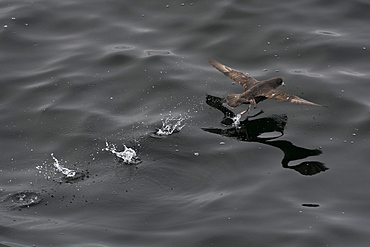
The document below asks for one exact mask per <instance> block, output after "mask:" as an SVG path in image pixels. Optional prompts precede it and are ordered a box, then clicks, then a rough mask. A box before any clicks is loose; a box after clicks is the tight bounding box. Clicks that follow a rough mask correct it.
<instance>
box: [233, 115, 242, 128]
mask: <svg viewBox="0 0 370 247" xmlns="http://www.w3.org/2000/svg"><path fill="white" fill-rule="evenodd" d="M242 115H243V114H242V113H241V114H237V115H235V117H233V118H232V120H233V123H232V126H233V127H238V126H239V125H240V119H241V117H242Z"/></svg>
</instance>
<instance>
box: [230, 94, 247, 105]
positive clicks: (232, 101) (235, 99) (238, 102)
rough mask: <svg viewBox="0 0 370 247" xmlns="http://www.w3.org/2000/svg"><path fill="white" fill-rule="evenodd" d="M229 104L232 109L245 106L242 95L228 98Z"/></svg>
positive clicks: (231, 95)
mask: <svg viewBox="0 0 370 247" xmlns="http://www.w3.org/2000/svg"><path fill="white" fill-rule="evenodd" d="M226 101H227V104H228V105H229V106H230V107H233V108H235V107H238V106H240V105H241V104H243V100H241V99H240V94H229V95H227V96H226Z"/></svg>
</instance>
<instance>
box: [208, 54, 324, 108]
mask: <svg viewBox="0 0 370 247" xmlns="http://www.w3.org/2000/svg"><path fill="white" fill-rule="evenodd" d="M208 62H209V63H210V64H211V65H212V66H213V67H215V68H216V69H217V70H219V71H220V72H222V73H223V74H224V75H226V76H227V77H229V78H230V79H232V80H234V81H236V82H237V83H239V84H240V85H242V86H243V88H244V93H241V94H229V95H227V96H226V101H227V104H228V106H230V107H232V108H235V107H238V106H240V105H241V104H249V108H250V107H251V105H253V106H256V105H257V104H258V103H259V102H261V101H263V100H265V99H267V98H270V99H276V100H279V101H284V102H289V103H296V104H306V105H313V106H321V105H319V104H316V103H313V102H310V101H308V100H305V99H302V98H300V97H298V96H295V95H293V94H289V93H286V92H283V91H280V90H278V89H276V88H277V87H279V86H280V85H283V86H284V85H285V84H284V81H283V79H281V78H276V77H274V78H271V79H268V80H265V81H257V80H256V79H254V78H252V77H250V76H248V75H246V74H244V73H243V72H240V71H238V70H235V69H232V68H230V67H227V66H225V65H223V64H221V63H219V62H217V61H215V60H213V59H208ZM249 108H248V110H247V111H244V112H243V113H245V112H248V111H249Z"/></svg>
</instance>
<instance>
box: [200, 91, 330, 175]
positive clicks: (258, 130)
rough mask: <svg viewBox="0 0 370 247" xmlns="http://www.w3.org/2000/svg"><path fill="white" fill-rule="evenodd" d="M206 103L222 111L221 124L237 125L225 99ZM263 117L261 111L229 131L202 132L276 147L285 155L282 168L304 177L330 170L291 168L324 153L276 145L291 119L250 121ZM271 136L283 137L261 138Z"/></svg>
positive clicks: (311, 164)
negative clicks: (298, 162)
mask: <svg viewBox="0 0 370 247" xmlns="http://www.w3.org/2000/svg"><path fill="white" fill-rule="evenodd" d="M206 103H207V104H208V105H210V106H212V107H214V108H216V109H218V110H220V111H221V112H222V113H223V114H224V117H223V119H222V120H221V123H223V124H225V125H231V124H232V123H233V122H234V120H233V118H234V117H235V116H236V114H235V113H233V112H232V111H231V110H229V109H228V108H227V107H225V106H224V105H223V103H224V99H222V98H219V97H216V96H212V95H207V96H206ZM262 113H263V112H262V111H260V112H259V113H257V114H256V115H254V116H248V117H247V119H245V120H244V121H241V122H240V124H239V125H238V126H233V127H231V128H228V129H220V128H203V130H205V131H207V132H211V133H214V134H219V135H223V136H228V137H232V138H236V139H238V140H241V141H246V142H259V143H262V144H266V145H270V146H273V147H277V148H279V149H280V150H281V151H283V153H284V158H283V159H282V161H281V164H282V165H283V167H284V168H289V169H293V170H295V171H297V172H299V173H300V174H302V175H315V174H317V173H320V172H323V171H326V170H328V168H327V167H326V166H325V165H324V163H322V162H319V161H303V162H301V163H300V164H298V165H293V166H289V163H290V162H291V161H294V160H302V159H305V158H308V157H310V156H317V155H320V154H322V151H321V150H319V149H307V148H304V147H298V146H296V145H294V144H293V143H291V142H290V141H286V140H274V141H273V139H276V138H279V137H281V136H283V135H284V129H285V126H286V123H287V121H288V117H287V116H286V115H284V114H282V115H271V116H269V117H264V118H259V119H253V120H250V118H254V117H256V116H258V115H260V114H262ZM271 132H279V133H280V135H278V136H273V137H261V135H262V134H264V133H271Z"/></svg>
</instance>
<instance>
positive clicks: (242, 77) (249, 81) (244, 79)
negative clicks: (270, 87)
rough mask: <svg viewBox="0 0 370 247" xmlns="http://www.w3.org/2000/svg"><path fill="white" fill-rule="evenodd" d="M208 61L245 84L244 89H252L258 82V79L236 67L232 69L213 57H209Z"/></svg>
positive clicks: (228, 75)
mask: <svg viewBox="0 0 370 247" xmlns="http://www.w3.org/2000/svg"><path fill="white" fill-rule="evenodd" d="M208 62H209V63H210V64H211V65H212V66H213V67H215V68H216V69H217V70H219V71H220V72H222V73H223V74H224V75H226V76H227V77H229V78H230V79H233V80H234V81H236V82H237V83H239V84H240V85H242V86H243V88H244V90H248V89H250V88H251V87H252V86H253V85H255V84H256V83H258V81H257V80H256V79H254V78H252V77H250V76H248V75H246V74H244V73H243V72H240V71H237V70H235V69H232V68H230V67H227V66H225V65H223V64H221V63H219V62H217V61H215V60H213V59H210V58H209V59H208Z"/></svg>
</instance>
